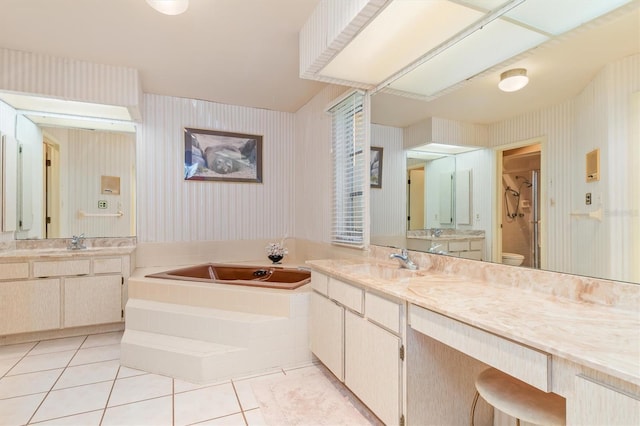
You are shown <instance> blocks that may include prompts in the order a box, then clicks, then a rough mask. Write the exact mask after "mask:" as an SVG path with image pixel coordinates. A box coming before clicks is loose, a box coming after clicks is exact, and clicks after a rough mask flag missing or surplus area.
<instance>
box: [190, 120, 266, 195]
mask: <svg viewBox="0 0 640 426" xmlns="http://www.w3.org/2000/svg"><path fill="white" fill-rule="evenodd" d="M184 179H185V180H192V181H226V182H253V183H262V136H261V135H251V134H246V133H233V132H223V131H218V130H206V129H194V128H190V127H185V128H184Z"/></svg>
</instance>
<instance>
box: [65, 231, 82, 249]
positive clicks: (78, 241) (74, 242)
mask: <svg viewBox="0 0 640 426" xmlns="http://www.w3.org/2000/svg"><path fill="white" fill-rule="evenodd" d="M86 248H87V246H85V245H84V234H80V235H74V236H73V237H71V241H70V242H69V246H68V247H67V249H69V250H83V249H86Z"/></svg>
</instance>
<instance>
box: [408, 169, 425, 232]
mask: <svg viewBox="0 0 640 426" xmlns="http://www.w3.org/2000/svg"><path fill="white" fill-rule="evenodd" d="M407 174H408V175H409V182H408V186H409V191H408V192H409V197H408V204H409V206H408V207H409V208H408V209H407V211H408V212H409V217H408V224H407V225H408V227H407V229H408V230H410V231H411V230H415V229H424V168H418V169H410V170H408V171H407Z"/></svg>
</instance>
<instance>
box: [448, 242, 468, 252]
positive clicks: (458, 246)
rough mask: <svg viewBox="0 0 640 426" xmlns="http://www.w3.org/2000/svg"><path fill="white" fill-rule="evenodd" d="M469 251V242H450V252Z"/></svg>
mask: <svg viewBox="0 0 640 426" xmlns="http://www.w3.org/2000/svg"><path fill="white" fill-rule="evenodd" d="M466 250H469V241H449V251H466Z"/></svg>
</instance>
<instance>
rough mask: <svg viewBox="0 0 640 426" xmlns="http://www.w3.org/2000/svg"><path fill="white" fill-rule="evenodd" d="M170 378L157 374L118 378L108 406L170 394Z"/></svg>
mask: <svg viewBox="0 0 640 426" xmlns="http://www.w3.org/2000/svg"><path fill="white" fill-rule="evenodd" d="M172 380H173V379H171V378H170V377H165V376H159V375H157V374H145V375H143V376H135V377H127V378H125V379H118V380H116V383H115V385H114V386H113V391H112V392H111V397H110V398H109V407H114V406H116V405H122V404H129V403H131V402H137V401H143V400H145V399H151V398H158V397H161V396H167V395H171V393H172V389H173V387H172Z"/></svg>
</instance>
